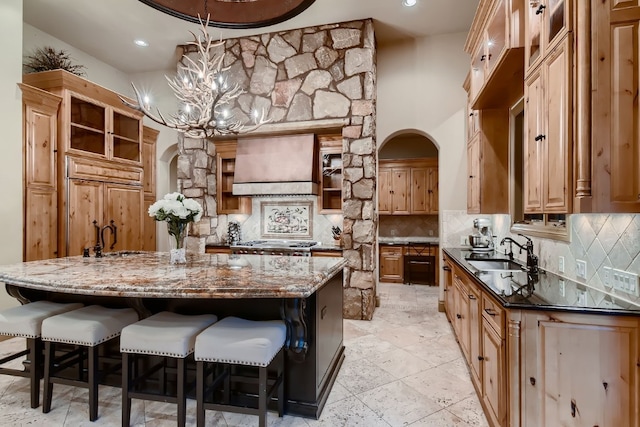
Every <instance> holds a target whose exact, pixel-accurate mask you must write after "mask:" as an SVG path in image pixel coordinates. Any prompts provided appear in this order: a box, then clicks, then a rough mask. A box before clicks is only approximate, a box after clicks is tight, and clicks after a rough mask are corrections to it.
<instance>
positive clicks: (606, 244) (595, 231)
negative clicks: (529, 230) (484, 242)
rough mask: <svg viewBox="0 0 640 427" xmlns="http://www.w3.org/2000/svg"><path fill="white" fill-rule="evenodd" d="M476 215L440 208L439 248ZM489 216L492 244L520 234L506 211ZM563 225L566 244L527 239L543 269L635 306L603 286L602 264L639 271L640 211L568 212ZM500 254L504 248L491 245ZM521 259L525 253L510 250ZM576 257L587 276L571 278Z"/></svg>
mask: <svg viewBox="0 0 640 427" xmlns="http://www.w3.org/2000/svg"><path fill="white" fill-rule="evenodd" d="M481 216H482V215H467V213H466V212H465V211H445V212H444V213H443V218H442V234H443V235H442V241H443V246H445V247H447V246H448V247H459V246H460V236H464V235H466V234H469V233H470V232H471V231H472V230H473V219H474V218H477V217H481ZM484 217H489V218H491V219H492V223H493V228H494V230H493V231H494V235H495V236H496V242H497V243H499V242H500V241H501V240H502V239H503V238H504V237H507V236H510V237H512V238H513V239H515V240H516V241H522V240H523V238H522V237H520V236H517V235H513V234H511V232H510V227H511V217H510V216H509V215H489V216H487V215H485V216H484ZM568 226H569V228H570V233H571V241H570V242H562V241H556V240H550V239H542V238H536V237H533V238H532V240H533V243H534V252H535V253H536V254H537V255H538V257H539V265H540V267H541V268H543V269H544V270H547V271H550V272H552V273H555V274H558V275H560V276H563V277H566V278H568V279H571V280H575V281H577V282H581V283H584V284H585V285H587V286H590V287H593V288H597V289H600V290H603V291H604V292H607V293H609V294H612V295H615V296H617V297H618V298H621V299H624V300H627V301H630V302H633V303H635V304H640V298H639V297H636V296H633V295H630V294H627V293H624V292H621V291H618V290H614V289H613V288H612V286H611V285H605V284H604V267H611V268H615V269H620V270H625V271H629V272H632V273H635V274H640V215H636V214H579V215H571V217H570V220H569V223H568ZM497 249H498V250H499V251H501V252H504V250H505V249H506V248H505V247H500V246H499V244H498V245H497ZM514 256H516V257H517V258H519V259H520V260H522V261H525V260H526V254H525V253H522V254H519V253H518V251H515V252H514ZM561 256H562V257H564V264H565V271H564V273H560V272H559V271H558V262H559V257H561ZM576 260H584V261H586V263H587V279H586V280H585V279H578V278H576V268H575V266H576Z"/></svg>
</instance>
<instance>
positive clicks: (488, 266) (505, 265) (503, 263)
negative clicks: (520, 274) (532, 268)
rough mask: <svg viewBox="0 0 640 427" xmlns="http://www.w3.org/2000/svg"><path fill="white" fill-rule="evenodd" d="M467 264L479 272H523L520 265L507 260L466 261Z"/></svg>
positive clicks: (523, 269)
mask: <svg viewBox="0 0 640 427" xmlns="http://www.w3.org/2000/svg"><path fill="white" fill-rule="evenodd" d="M467 262H468V263H469V265H471V266H472V267H474V268H476V269H478V270H480V271H525V268H524V267H523V266H522V265H520V264H518V263H517V262H514V261H510V260H508V259H506V260H503V259H483V260H477V259H475V260H474V259H468V260H467Z"/></svg>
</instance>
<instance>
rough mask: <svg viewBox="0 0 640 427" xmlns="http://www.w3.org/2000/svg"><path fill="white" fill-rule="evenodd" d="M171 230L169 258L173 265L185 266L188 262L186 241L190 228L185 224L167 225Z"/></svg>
mask: <svg viewBox="0 0 640 427" xmlns="http://www.w3.org/2000/svg"><path fill="white" fill-rule="evenodd" d="M167 228H168V230H169V248H170V249H169V256H170V262H171V264H185V263H186V262H187V251H186V248H185V240H186V238H187V231H188V227H187V224H185V223H177V224H175V223H167Z"/></svg>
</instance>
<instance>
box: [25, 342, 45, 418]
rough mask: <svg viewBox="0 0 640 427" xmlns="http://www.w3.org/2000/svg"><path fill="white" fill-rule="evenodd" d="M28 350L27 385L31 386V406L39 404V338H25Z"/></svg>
mask: <svg viewBox="0 0 640 427" xmlns="http://www.w3.org/2000/svg"><path fill="white" fill-rule="evenodd" d="M27 349H28V350H29V361H30V362H31V364H30V366H29V386H30V388H31V407H32V408H37V407H38V406H40V373H41V372H42V371H41V369H42V367H41V366H40V365H41V364H42V341H41V340H40V338H27Z"/></svg>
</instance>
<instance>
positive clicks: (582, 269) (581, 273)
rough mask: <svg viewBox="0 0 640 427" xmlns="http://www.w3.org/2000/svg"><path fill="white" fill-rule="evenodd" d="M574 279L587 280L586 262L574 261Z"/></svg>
mask: <svg viewBox="0 0 640 427" xmlns="http://www.w3.org/2000/svg"><path fill="white" fill-rule="evenodd" d="M576 277H577V278H578V279H586V278H587V262H586V261H583V260H581V259H577V260H576Z"/></svg>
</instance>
